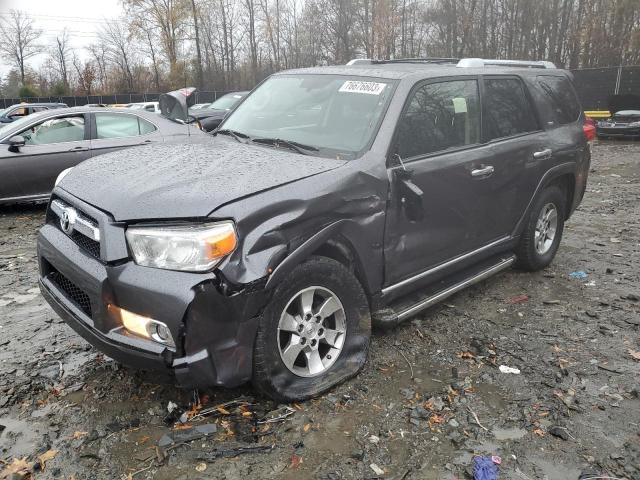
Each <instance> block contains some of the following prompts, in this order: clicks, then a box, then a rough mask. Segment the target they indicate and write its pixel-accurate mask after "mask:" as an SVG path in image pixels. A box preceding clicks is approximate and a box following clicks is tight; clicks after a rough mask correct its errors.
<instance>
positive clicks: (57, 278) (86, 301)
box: [49, 270, 91, 318]
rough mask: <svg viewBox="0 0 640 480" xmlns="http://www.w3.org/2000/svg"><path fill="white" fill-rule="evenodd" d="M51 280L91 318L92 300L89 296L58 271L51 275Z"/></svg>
mask: <svg viewBox="0 0 640 480" xmlns="http://www.w3.org/2000/svg"><path fill="white" fill-rule="evenodd" d="M49 280H51V281H52V282H53V283H55V284H56V286H57V287H58V288H60V290H62V291H63V292H64V293H66V295H67V298H69V300H71V301H72V302H73V303H75V304H76V306H77V307H78V308H79V309H80V310H82V311H83V312H84V313H85V314H86V315H87V316H88V317H89V318H91V299H90V298H89V295H87V294H86V293H85V292H83V291H82V289H80V288H79V287H78V286H77V285H76V284H75V283H73V282H72V281H71V280H69V279H68V278H67V277H65V276H64V275H62V274H61V273H60V272H58V271H57V270H53V271H52V272H51V273H49Z"/></svg>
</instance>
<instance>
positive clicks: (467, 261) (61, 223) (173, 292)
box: [38, 59, 594, 401]
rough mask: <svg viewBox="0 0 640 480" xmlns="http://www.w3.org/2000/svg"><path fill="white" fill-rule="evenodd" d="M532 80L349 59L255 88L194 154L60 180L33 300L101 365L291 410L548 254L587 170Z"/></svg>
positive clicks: (574, 130) (469, 65) (581, 143)
mask: <svg viewBox="0 0 640 480" xmlns="http://www.w3.org/2000/svg"><path fill="white" fill-rule="evenodd" d="M593 133H594V132H593V131H592V129H591V130H590V129H589V128H587V127H585V125H584V115H583V113H582V109H581V108H580V105H579V102H578V99H577V97H576V93H575V90H574V88H573V86H572V80H571V76H570V74H569V73H567V72H565V71H562V70H559V69H556V68H554V67H553V65H551V64H548V63H546V62H515V61H489V60H481V59H464V60H461V61H460V62H459V63H455V62H452V61H450V60H446V59H424V60H404V61H397V60H396V61H358V62H355V63H354V64H352V65H347V66H334V67H323V68H310V69H301V70H293V71H286V72H282V73H278V74H275V75H273V76H271V77H269V78H268V79H266V80H265V81H264V82H263V83H261V84H260V85H259V86H258V87H257V88H256V89H255V90H254V91H253V92H252V93H251V94H249V95H248V96H247V97H245V98H244V99H242V102H241V103H240V104H239V105H238V106H237V108H236V109H235V110H234V111H233V112H232V113H231V114H230V115H229V116H228V117H227V118H226V119H225V120H224V121H223V122H222V124H221V125H220V127H219V128H218V129H217V130H216V132H215V134H214V136H213V137H210V138H206V139H205V140H204V141H196V142H193V143H185V144H181V145H179V146H176V145H175V144H174V145H153V146H148V147H141V148H139V149H135V150H126V151H118V152H114V153H111V154H106V155H102V156H100V157H97V158H94V159H91V160H88V161H86V162H84V163H82V164H81V165H79V166H76V167H74V168H73V169H72V170H70V171H69V172H65V173H66V174H65V175H63V176H62V178H61V179H59V182H58V184H57V186H56V188H55V190H54V191H53V194H52V196H51V200H50V203H49V207H48V210H47V215H46V224H45V225H44V226H43V227H42V229H41V231H40V234H39V237H38V255H39V263H40V287H41V290H42V293H43V295H44V296H45V297H46V299H47V300H48V302H49V303H50V304H51V305H52V306H53V308H54V309H55V310H56V312H58V314H59V315H60V316H61V317H62V318H64V319H65V320H66V322H67V323H68V324H69V325H70V326H71V327H73V328H74V329H75V330H76V331H77V332H78V333H79V334H80V335H82V336H83V337H84V338H85V339H87V340H88V341H89V342H91V343H92V344H93V345H95V346H96V347H97V348H99V349H100V350H102V351H104V352H105V353H106V354H107V355H109V356H111V357H113V358H114V359H116V360H118V361H120V362H122V363H124V364H128V365H131V366H134V367H138V368H141V369H150V370H162V371H165V372H167V373H169V374H170V375H171V376H172V377H173V378H175V379H176V381H177V383H178V384H180V385H182V386H185V387H195V386H213V385H222V386H229V387H232V386H236V385H239V384H241V383H243V382H247V381H252V382H253V384H254V385H255V387H256V388H257V389H258V390H259V391H261V392H263V393H264V394H266V395H269V396H271V397H273V398H275V399H278V400H284V401H287V400H293V399H305V398H309V397H312V396H314V395H317V394H319V393H321V392H324V391H326V390H327V389H329V388H331V387H332V386H334V385H336V384H337V383H339V382H341V381H343V380H345V379H347V378H349V377H351V376H353V375H355V374H356V373H357V372H358V371H359V370H360V369H361V368H362V367H363V365H364V363H365V361H366V358H367V350H368V346H369V338H370V333H371V325H372V323H373V325H374V326H375V325H378V326H380V327H388V326H393V325H396V324H397V323H399V322H401V321H403V320H405V319H407V318H409V317H411V316H412V315H415V314H416V313H418V312H420V311H422V310H424V309H425V308H427V307H429V306H431V305H433V304H434V303H436V302H438V301H440V300H442V299H444V298H445V297H447V296H449V295H451V294H453V293H455V292H457V291H459V290H461V289H462V288H464V287H466V286H468V285H470V284H473V283H474V282H477V281H480V280H482V279H485V278H487V277H489V276H490V275H493V274H496V273H498V272H500V271H501V270H504V269H506V268H509V267H511V266H512V265H515V266H517V267H519V268H520V269H522V270H528V271H534V270H540V269H542V268H544V267H545V266H547V265H548V264H549V263H550V262H551V261H552V259H553V257H554V256H555V254H556V252H557V250H558V246H559V244H560V239H561V237H562V231H563V227H564V224H565V221H566V220H567V219H568V218H569V217H570V216H571V214H572V212H573V211H574V210H575V208H576V207H577V206H578V204H579V203H580V201H581V199H582V196H583V194H584V191H585V185H586V182H587V174H588V171H589V163H590V147H589V140H590V139H591V138H592V136H593Z"/></svg>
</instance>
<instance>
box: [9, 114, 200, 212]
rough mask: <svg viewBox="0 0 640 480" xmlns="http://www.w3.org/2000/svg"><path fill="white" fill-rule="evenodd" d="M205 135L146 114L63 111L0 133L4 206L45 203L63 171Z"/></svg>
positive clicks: (36, 117)
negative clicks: (107, 156) (141, 147)
mask: <svg viewBox="0 0 640 480" xmlns="http://www.w3.org/2000/svg"><path fill="white" fill-rule="evenodd" d="M187 135H192V136H194V137H200V136H202V135H206V134H205V133H204V132H202V131H200V130H199V129H197V128H194V127H193V126H189V125H184V124H183V123H179V122H176V121H173V120H169V119H168V118H166V117H163V116H160V115H158V114H155V113H151V112H146V111H144V110H136V111H131V110H124V109H117V108H98V107H94V108H87V107H77V108H65V109H60V110H48V111H45V112H40V113H34V114H32V115H29V116H28V117H24V118H21V119H20V120H16V121H15V122H13V123H10V124H7V125H6V126H3V127H2V128H0V204H7V203H20V202H31V201H38V200H46V199H47V198H48V197H49V193H50V192H51V190H52V189H53V185H54V182H55V180H56V177H57V176H58V175H59V174H60V172H62V171H63V170H65V169H67V168H69V167H72V166H74V165H77V164H78V163H80V162H82V161H83V160H86V159H88V158H90V157H94V156H96V155H100V154H101V153H107V152H111V151H114V150H118V149H121V148H127V147H133V146H136V145H147V144H150V143H157V142H166V141H169V140H172V139H177V138H179V137H185V136H187Z"/></svg>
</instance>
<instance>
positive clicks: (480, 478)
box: [473, 457, 498, 480]
mask: <svg viewBox="0 0 640 480" xmlns="http://www.w3.org/2000/svg"><path fill="white" fill-rule="evenodd" d="M492 458H493V457H474V458H473V480H498V464H496V463H495V462H494V461H493V459H492Z"/></svg>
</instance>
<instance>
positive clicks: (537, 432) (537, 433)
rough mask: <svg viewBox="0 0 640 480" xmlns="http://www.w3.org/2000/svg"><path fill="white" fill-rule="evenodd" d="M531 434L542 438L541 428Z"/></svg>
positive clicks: (542, 431)
mask: <svg viewBox="0 0 640 480" xmlns="http://www.w3.org/2000/svg"><path fill="white" fill-rule="evenodd" d="M533 433H535V434H536V435H538V436H539V437H544V430H542V429H541V428H536V429H535V430H534V431H533Z"/></svg>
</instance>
